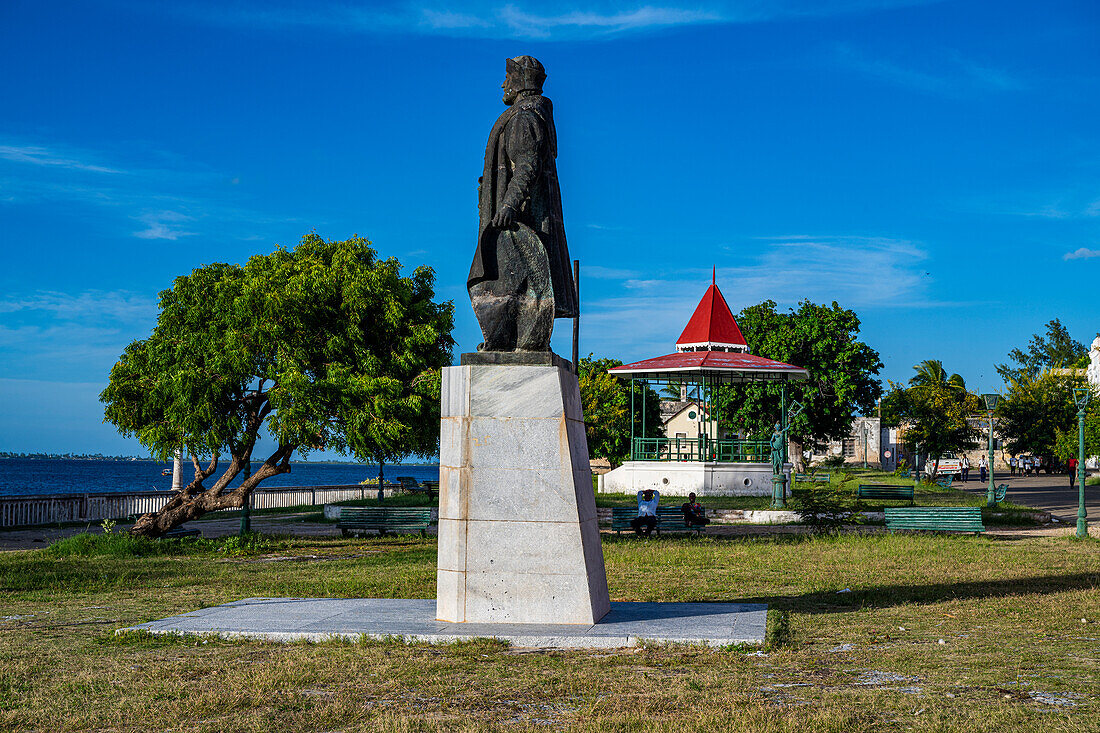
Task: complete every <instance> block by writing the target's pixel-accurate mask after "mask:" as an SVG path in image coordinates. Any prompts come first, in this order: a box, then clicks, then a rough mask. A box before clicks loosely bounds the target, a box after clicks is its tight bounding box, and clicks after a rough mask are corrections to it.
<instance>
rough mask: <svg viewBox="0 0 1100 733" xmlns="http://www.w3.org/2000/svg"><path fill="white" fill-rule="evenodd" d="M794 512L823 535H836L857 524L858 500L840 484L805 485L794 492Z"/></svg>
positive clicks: (792, 503) (792, 506) (792, 505)
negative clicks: (845, 526) (838, 531)
mask: <svg viewBox="0 0 1100 733" xmlns="http://www.w3.org/2000/svg"><path fill="white" fill-rule="evenodd" d="M792 499H793V500H792V502H791V508H792V509H793V510H794V511H795V512H797V513H798V516H799V517H800V518H801V519H802V521H803V522H805V523H806V524H808V525H810V526H811V527H813V529H814V531H815V532H817V533H820V534H825V533H832V532H836V531H837V530H839V529H840V527H841V526H842V525H844V524H851V523H852V522H855V521H856V498H855V496H854V495H853V494H852V491H851V490H850V489H846V488H844V487H843V486H840V485H837V484H815V485H812V486H810V485H804V487H803V488H796V489H795V490H794V491H793V492H792Z"/></svg>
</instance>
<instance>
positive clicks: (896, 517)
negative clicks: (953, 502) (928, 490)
mask: <svg viewBox="0 0 1100 733" xmlns="http://www.w3.org/2000/svg"><path fill="white" fill-rule="evenodd" d="M886 528H887V529H889V530H890V531H891V532H893V531H894V530H898V529H922V530H938V531H947V532H984V531H985V525H984V523H983V522H982V510H981V507H976V506H975V507H969V506H963V507H911V508H900V509H894V508H887V509H886Z"/></svg>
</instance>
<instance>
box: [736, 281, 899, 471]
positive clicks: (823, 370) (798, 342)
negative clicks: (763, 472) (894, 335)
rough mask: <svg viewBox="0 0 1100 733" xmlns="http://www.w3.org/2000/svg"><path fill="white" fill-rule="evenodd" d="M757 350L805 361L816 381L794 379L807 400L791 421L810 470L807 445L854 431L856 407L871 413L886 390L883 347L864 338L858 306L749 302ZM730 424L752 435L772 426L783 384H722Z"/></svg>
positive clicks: (750, 335)
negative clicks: (783, 309) (785, 306)
mask: <svg viewBox="0 0 1100 733" xmlns="http://www.w3.org/2000/svg"><path fill="white" fill-rule="evenodd" d="M737 323H738V325H739V326H740V327H741V333H742V334H743V335H744V336H745V340H746V341H747V342H748V344H749V348H750V350H751V351H752V353H753V354H756V355H758V356H764V357H767V358H769V359H776V360H778V361H783V362H786V363H788V364H794V365H795V366H800V367H804V368H805V369H806V370H807V371H809V373H810V379H809V381H808V382H794V383H792V384H791V385H790V387H789V388H788V389H789V392H788V394H789V395H790V397H791V398H792V399H797V400H798V401H799V402H801V403H802V405H803V406H804V408H805V409H804V410H803V412H802V413H801V414H800V415H799V416H798V417H797V418H796V419H795V421H794V423H793V424H792V425H791V432H790V439H791V440H790V442H791V450H790V454H791V457H792V459H793V460H794V461H795V465H796V469H797V470H802V448H803V446H804V445H806V444H810V445H820V444H823V443H825V442H826V441H828V440H830V439H833V438H839V437H842V436H844V435H847V434H848V431H849V430H850V429H851V426H852V419H853V417H854V416H855V414H856V413H863V414H867V413H869V412H870V411H871V410H872V409H873V408H874V406H875V401H876V400H877V399H878V398H879V396H880V395H881V394H882V385H881V384H880V383H879V381H878V379H877V378H876V375H877V374H878V373H879V370H880V369H881V368H882V361H881V360H880V359H879V355H878V352H876V351H875V350H874V349H872V348H871V347H870V346H868V345H867V344H865V343H864V342H862V341H860V340H859V338H858V337H859V326H860V323H859V317H858V316H857V315H856V314H855V312H854V311H851V310H848V309H847V308H842V307H840V306H839V305H838V304H837V303H836V301H834V302H833V303H832V305H817V304H815V303H811V302H810V301H808V300H804V301H802V302H801V303H799V304H798V308H797V309H790V310H789V311H788V312H787V313H780V312H779V311H778V310H777V308H776V304H775V302H774V301H771V300H767V301H764V302H763V303H760V304H758V305H753V306H749V307H748V308H745V309H744V310H742V311H741V312H740V313H739V314H738V315H737ZM716 393H717V400H716V402H717V403H718V404H719V405H720V408H719V409H720V411H719V415H720V418H721V420H722V422H723V423H724V424H729V425H730V426H731V427H733V428H734V429H737V430H739V431H740V432H742V433H743V434H747V435H763V434H767V433H770V432H771V429H772V426H773V425H774V424H775V422H776V421H777V420H778V418H779V413H780V388H779V387H778V386H777V385H762V384H750V385H744V386H738V387H723V388H720V389H718V390H716Z"/></svg>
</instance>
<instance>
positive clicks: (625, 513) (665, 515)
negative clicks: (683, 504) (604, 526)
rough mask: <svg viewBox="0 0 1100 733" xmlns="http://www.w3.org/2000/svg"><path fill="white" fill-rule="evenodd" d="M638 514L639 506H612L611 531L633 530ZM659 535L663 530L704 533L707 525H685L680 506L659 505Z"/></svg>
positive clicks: (657, 530)
mask: <svg viewBox="0 0 1100 733" xmlns="http://www.w3.org/2000/svg"><path fill="white" fill-rule="evenodd" d="M637 516H638V509H637V507H630V506H617V507H612V508H611V531H612V532H615V533H621V532H633V531H634V527H632V526H631V524H630V523H631V522H632V521H633V520H634V518H635V517H637ZM654 529H655V531H656V532H657V535H658V536H660V534H661V533H662V532H695V533H696V534H702V533H703V531H704V530H706V526H702V527H687V526H685V525H684V512H683V511H682V510H681V509H680V507H678V506H658V507H657V526H656V527H655V528H654Z"/></svg>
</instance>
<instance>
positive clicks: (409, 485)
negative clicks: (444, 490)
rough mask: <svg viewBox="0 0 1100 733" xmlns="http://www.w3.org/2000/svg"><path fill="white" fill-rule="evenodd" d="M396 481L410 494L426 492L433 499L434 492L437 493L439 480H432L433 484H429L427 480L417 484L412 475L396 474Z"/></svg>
mask: <svg viewBox="0 0 1100 733" xmlns="http://www.w3.org/2000/svg"><path fill="white" fill-rule="evenodd" d="M397 483H398V484H399V485H400V486H401V489H402V490H403V491H407V492H408V493H410V494H427V495H428V498H429V499H434V498H435V497H436V494H438V493H439V482H434V484H435V485H434V486H429V485H428V482H427V481H425V482H424V483H423V484H418V483H417V482H416V479H414V478H413V477H412V476H398V477H397Z"/></svg>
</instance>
